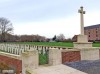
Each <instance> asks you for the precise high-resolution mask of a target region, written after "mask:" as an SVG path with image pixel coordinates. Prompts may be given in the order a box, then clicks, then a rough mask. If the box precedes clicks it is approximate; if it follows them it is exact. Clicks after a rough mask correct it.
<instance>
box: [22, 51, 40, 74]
mask: <svg viewBox="0 0 100 74" xmlns="http://www.w3.org/2000/svg"><path fill="white" fill-rule="evenodd" d="M21 56H22V74H25V72H26V70H27V69H30V70H33V69H36V68H38V64H39V60H38V59H39V58H38V57H39V56H38V51H37V50H33V51H27V52H24V53H22V55H21Z"/></svg>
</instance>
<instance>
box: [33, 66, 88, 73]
mask: <svg viewBox="0 0 100 74" xmlns="http://www.w3.org/2000/svg"><path fill="white" fill-rule="evenodd" d="M33 74H87V73H84V72H81V71H79V70H76V69H74V68H71V67H68V66H65V65H63V64H61V65H56V66H48V67H44V66H40V67H39V68H38V69H35V70H34V71H33Z"/></svg>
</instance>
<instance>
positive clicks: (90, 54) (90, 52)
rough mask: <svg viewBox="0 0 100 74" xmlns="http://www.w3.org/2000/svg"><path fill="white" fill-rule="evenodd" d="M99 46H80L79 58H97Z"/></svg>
mask: <svg viewBox="0 0 100 74" xmlns="http://www.w3.org/2000/svg"><path fill="white" fill-rule="evenodd" d="M99 49H100V48H93V47H92V48H82V49H81V51H80V53H81V60H99V59H100V57H99V56H100V55H99V51H100V50H99Z"/></svg>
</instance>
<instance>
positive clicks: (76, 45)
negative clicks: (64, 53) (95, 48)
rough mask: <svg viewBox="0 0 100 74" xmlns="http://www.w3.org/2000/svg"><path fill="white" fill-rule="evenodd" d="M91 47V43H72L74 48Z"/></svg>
mask: <svg viewBox="0 0 100 74" xmlns="http://www.w3.org/2000/svg"><path fill="white" fill-rule="evenodd" d="M85 47H92V42H74V48H85Z"/></svg>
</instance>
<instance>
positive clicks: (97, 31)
mask: <svg viewBox="0 0 100 74" xmlns="http://www.w3.org/2000/svg"><path fill="white" fill-rule="evenodd" d="M85 35H88V39H89V40H100V28H93V29H86V30H85Z"/></svg>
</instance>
